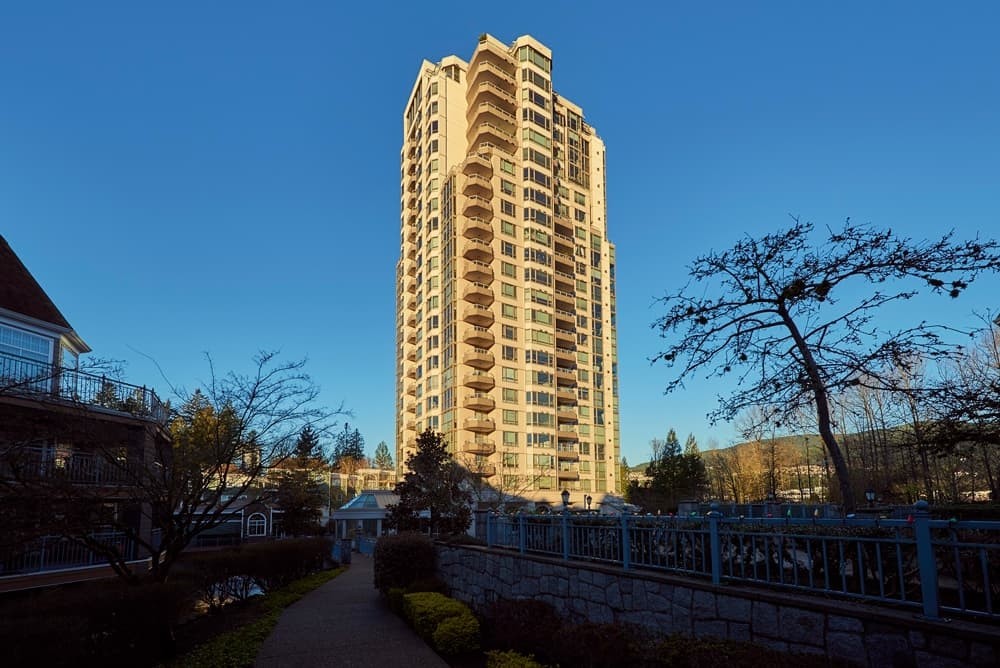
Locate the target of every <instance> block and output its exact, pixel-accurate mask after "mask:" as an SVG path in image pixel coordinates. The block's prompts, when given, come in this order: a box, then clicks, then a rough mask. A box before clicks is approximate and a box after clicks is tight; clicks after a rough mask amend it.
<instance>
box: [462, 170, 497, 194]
mask: <svg viewBox="0 0 1000 668" xmlns="http://www.w3.org/2000/svg"><path fill="white" fill-rule="evenodd" d="M462 194H463V195H466V196H469V197H472V196H479V197H485V198H486V199H489V198H491V197H493V181H492V179H490V177H489V176H486V175H485V174H469V175H468V176H466V177H465V184H464V185H463V186H462Z"/></svg>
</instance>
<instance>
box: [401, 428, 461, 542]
mask: <svg viewBox="0 0 1000 668" xmlns="http://www.w3.org/2000/svg"><path fill="white" fill-rule="evenodd" d="M406 467H407V469H409V470H408V471H407V473H406V475H405V476H404V477H403V480H402V481H400V482H398V483H396V488H395V492H396V493H397V494H399V503H396V504H391V505H389V506H388V507H387V510H388V511H389V515H388V518H387V520H386V521H387V524H388V525H389V527H390V528H393V529H396V530H397V531H412V530H419V529H420V528H421V517H420V514H421V513H422V512H423V511H428V512H429V514H430V519H429V522H428V525H429V528H430V531H431V534H432V535H436V534H438V533H461V532H463V531H465V530H466V529H468V528H469V524H470V522H471V520H472V511H471V510H470V503H471V502H472V495H471V494H470V493H469V491H468V488H467V485H466V484H465V476H466V473H465V471H464V469H463V468H462V467H461V466H459V465H458V464H457V463H456V462H455V460H453V459H452V457H451V455H450V454H448V447H447V444H446V443H445V442H444V439H443V438H442V436H441V434H437V433H435V432H433V431H431V430H430V429H428V430H427V431H425V432H424V433H422V434H420V436H418V437H417V451H416V452H415V453H414V454H413V455H411V456H410V457H409V458H408V459H407V460H406Z"/></svg>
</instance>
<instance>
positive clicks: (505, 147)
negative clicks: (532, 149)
mask: <svg viewBox="0 0 1000 668" xmlns="http://www.w3.org/2000/svg"><path fill="white" fill-rule="evenodd" d="M466 139H468V141H469V143H470V144H473V145H475V144H477V143H483V142H485V143H488V144H496V145H497V146H499V147H500V149H501V150H502V151H504V152H506V153H514V152H515V151H516V150H517V140H516V139H514V135H513V134H512V133H511V132H509V131H507V130H505V129H504V128H502V127H500V126H499V125H496V124H495V123H491V122H489V121H483V122H480V123H477V124H476V125H473V126H472V127H470V128H469V131H468V132H467V133H466Z"/></svg>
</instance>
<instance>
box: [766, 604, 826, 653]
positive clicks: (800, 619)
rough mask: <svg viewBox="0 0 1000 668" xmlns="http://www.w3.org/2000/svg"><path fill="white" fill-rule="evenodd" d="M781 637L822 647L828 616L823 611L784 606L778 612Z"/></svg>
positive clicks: (792, 641) (791, 641) (789, 640)
mask: <svg viewBox="0 0 1000 668" xmlns="http://www.w3.org/2000/svg"><path fill="white" fill-rule="evenodd" d="M778 626H779V628H780V629H781V637H782V638H785V639H786V640H788V642H790V643H798V644H802V645H815V646H819V647H822V646H823V644H824V639H823V634H824V632H825V630H826V618H825V617H824V615H823V614H822V613H819V612H810V611H808V610H800V609H798V608H790V607H782V608H781V610H780V611H779V613H778Z"/></svg>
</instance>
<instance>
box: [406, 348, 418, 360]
mask: <svg viewBox="0 0 1000 668" xmlns="http://www.w3.org/2000/svg"><path fill="white" fill-rule="evenodd" d="M406 359H407V360H409V361H410V362H416V361H417V349H416V348H410V349H409V350H408V351H407V353H406Z"/></svg>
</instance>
